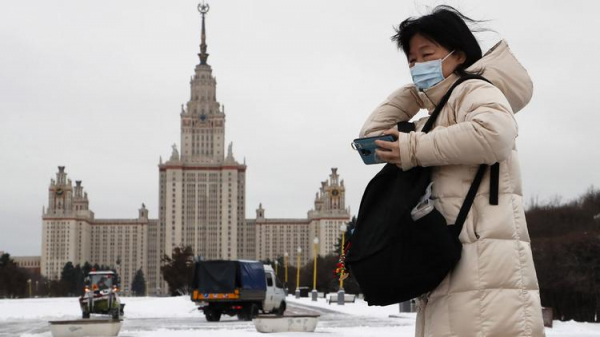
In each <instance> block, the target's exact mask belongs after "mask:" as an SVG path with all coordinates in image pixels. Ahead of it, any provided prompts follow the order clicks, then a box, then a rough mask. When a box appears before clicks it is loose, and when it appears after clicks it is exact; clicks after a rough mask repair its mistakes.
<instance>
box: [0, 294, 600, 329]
mask: <svg viewBox="0 0 600 337" xmlns="http://www.w3.org/2000/svg"><path fill="white" fill-rule="evenodd" d="M287 300H288V311H287V312H286V313H287V314H300V313H317V314H320V315H321V317H320V319H319V324H318V326H317V330H316V331H315V333H318V334H319V335H330V336H347V337H368V336H377V337H392V336H394V337H408V336H413V335H414V320H415V314H400V313H399V312H398V306H397V305H392V306H387V307H369V306H367V304H366V303H365V302H364V301H361V300H357V302H356V303H353V304H346V305H344V306H338V305H336V304H331V305H329V304H327V303H326V302H325V301H324V300H323V299H319V301H318V302H312V301H311V300H310V299H307V298H301V299H295V298H294V297H292V296H289V297H288V299H287ZM123 302H124V303H126V306H125V321H124V324H123V328H122V329H121V333H120V334H119V336H124V337H125V336H128V337H158V336H161V337H162V336H173V337H192V336H193V337H197V336H211V337H232V336H264V335H263V334H260V333H258V332H256V330H255V328H254V325H253V324H252V323H251V322H242V321H238V320H237V318H235V317H228V316H223V318H222V319H221V322H207V321H206V320H205V319H204V316H203V315H202V313H201V312H199V311H198V310H196V307H195V306H194V304H193V303H192V302H191V301H190V300H189V297H168V298H154V297H142V298H139V297H138V298H124V299H123ZM80 315H81V313H80V311H79V307H78V303H77V299H75V298H52V299H48V298H43V299H20V300H0V336H11V337H12V336H23V337H50V336H51V334H50V330H49V325H48V321H50V320H63V319H65V320H66V319H78V318H79V317H80ZM391 316H392V317H391ZM546 334H547V336H548V337H588V336H590V337H591V336H600V324H587V323H575V322H557V321H555V322H554V328H553V329H547V330H546ZM276 335H278V336H294V337H306V336H312V335H313V334H312V333H280V334H276Z"/></svg>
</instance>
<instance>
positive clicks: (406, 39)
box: [392, 5, 484, 76]
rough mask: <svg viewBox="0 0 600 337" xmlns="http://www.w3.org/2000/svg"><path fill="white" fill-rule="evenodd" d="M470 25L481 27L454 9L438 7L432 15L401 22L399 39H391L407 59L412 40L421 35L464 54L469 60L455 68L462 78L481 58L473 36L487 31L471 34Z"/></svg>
mask: <svg viewBox="0 0 600 337" xmlns="http://www.w3.org/2000/svg"><path fill="white" fill-rule="evenodd" d="M467 22H469V23H470V24H478V23H480V22H482V21H477V20H473V19H471V18H469V17H467V16H465V15H463V14H462V13H461V12H459V11H458V10H457V9H455V8H454V7H452V6H448V5H441V6H437V7H435V8H434V9H433V11H432V12H431V14H428V15H423V16H421V17H418V18H412V17H411V18H408V19H406V20H404V21H402V23H400V25H399V26H398V28H395V30H396V35H394V36H392V41H394V42H396V43H397V45H398V48H399V49H402V50H403V51H404V54H406V55H407V56H408V52H409V50H410V40H411V39H412V38H413V36H415V35H416V34H420V35H422V36H423V37H425V38H427V39H429V40H431V41H433V42H435V43H437V44H439V45H440V46H442V47H444V48H446V49H448V50H450V51H452V50H457V51H462V52H463V53H464V54H465V56H466V60H465V62H464V63H462V64H461V65H459V66H458V67H457V68H456V71H455V72H456V73H457V74H458V75H460V76H463V75H465V74H467V72H466V70H465V69H467V68H468V67H470V66H471V65H473V63H475V62H477V61H478V60H479V59H481V57H482V53H481V47H480V46H479V43H478V42H477V39H475V36H474V35H473V32H479V31H483V30H484V29H476V30H473V31H472V30H471V29H470V28H469V26H467ZM478 73H480V72H478Z"/></svg>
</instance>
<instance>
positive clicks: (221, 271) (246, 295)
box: [192, 260, 267, 301]
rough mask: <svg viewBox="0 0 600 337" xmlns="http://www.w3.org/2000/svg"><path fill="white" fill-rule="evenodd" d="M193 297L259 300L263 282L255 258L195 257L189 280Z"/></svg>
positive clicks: (264, 290)
mask: <svg viewBox="0 0 600 337" xmlns="http://www.w3.org/2000/svg"><path fill="white" fill-rule="evenodd" d="M192 290H193V291H194V295H193V300H202V301H207V300H218V301H228V300H263V299H264V298H265V294H266V290H267V283H266V279H265V270H264V266H263V264H262V263H260V262H257V261H227V260H214V261H198V262H196V264H195V270H194V278H193V281H192Z"/></svg>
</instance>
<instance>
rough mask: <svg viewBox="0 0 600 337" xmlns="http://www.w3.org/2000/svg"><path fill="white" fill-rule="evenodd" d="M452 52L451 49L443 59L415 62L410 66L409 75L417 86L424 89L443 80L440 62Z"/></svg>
mask: <svg viewBox="0 0 600 337" xmlns="http://www.w3.org/2000/svg"><path fill="white" fill-rule="evenodd" d="M452 53H454V50H453V51H451V52H450V53H449V54H448V55H446V57H444V58H443V59H437V60H433V61H427V62H417V63H415V65H414V66H412V67H411V68H410V75H411V76H412V79H413V82H414V83H415V85H416V86H417V88H419V89H421V90H424V89H429V88H431V87H433V86H434V85H436V84H438V83H440V82H441V81H443V80H444V78H445V77H444V73H443V72H442V62H444V60H446V59H447V58H448V57H449V56H450V55H452Z"/></svg>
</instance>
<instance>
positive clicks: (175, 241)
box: [149, 4, 246, 287]
mask: <svg viewBox="0 0 600 337" xmlns="http://www.w3.org/2000/svg"><path fill="white" fill-rule="evenodd" d="M198 10H199V11H200V13H201V15H202V33H201V44H200V53H199V54H198V56H199V58H200V63H198V65H196V68H195V71H194V76H193V77H192V79H191V81H190V98H189V101H188V102H187V104H185V106H182V109H181V113H180V118H181V153H179V151H178V150H177V146H176V145H173V150H172V154H171V157H170V158H169V160H168V161H166V162H164V163H163V162H162V160H161V162H160V164H159V186H160V187H159V205H160V208H159V229H158V233H157V234H156V239H157V240H158V242H159V247H160V249H159V251H158V254H157V257H156V258H155V259H158V260H157V261H154V262H149V263H150V264H151V265H153V266H154V267H155V268H160V257H161V256H163V255H165V254H166V255H169V256H170V255H171V253H172V251H173V249H174V248H175V247H177V246H181V245H183V246H191V247H192V249H193V250H194V254H195V255H199V256H202V257H203V258H205V259H237V258H240V257H243V256H242V255H243V254H240V252H241V251H242V250H243V245H244V243H245V241H246V240H245V237H244V236H245V235H244V225H245V193H246V165H245V164H240V163H238V162H237V161H236V159H235V157H234V155H233V145H232V144H229V146H228V149H227V152H226V153H225V110H224V108H223V106H222V105H221V104H220V103H219V102H218V101H217V95H216V91H217V88H216V87H217V81H216V79H215V77H214V76H213V74H212V67H211V66H210V65H209V64H208V63H207V59H208V53H207V45H206V27H205V19H206V13H207V12H208V10H209V7H208V5H206V4H200V5H199V6H198ZM155 275H157V276H158V277H160V273H159V272H158V273H155ZM158 277H157V278H156V279H155V280H150V283H151V284H150V286H151V287H152V286H153V284H152V282H156V286H157V287H164V283H163V284H162V285H161V284H159V278H158Z"/></svg>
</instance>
